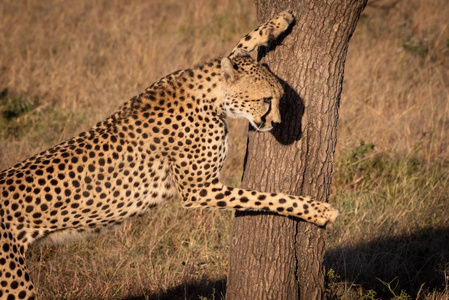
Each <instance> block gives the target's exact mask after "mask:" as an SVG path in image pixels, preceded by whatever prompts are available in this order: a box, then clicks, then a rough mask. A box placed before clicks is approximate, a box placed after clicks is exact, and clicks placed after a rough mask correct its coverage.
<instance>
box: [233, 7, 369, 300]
mask: <svg viewBox="0 0 449 300" xmlns="http://www.w3.org/2000/svg"><path fill="white" fill-rule="evenodd" d="M365 5H366V0H349V1H343V2H342V1H336V0H328V1H321V0H310V1H288V0H272V1H267V0H256V7H257V15H258V19H259V21H260V22H262V21H265V20H268V19H269V18H271V17H272V16H274V15H275V14H276V13H279V12H280V11H282V10H285V9H290V10H291V11H292V12H293V14H294V15H295V18H296V25H295V26H294V27H293V28H292V32H291V33H290V34H289V35H288V36H286V38H285V39H284V41H283V42H282V45H281V46H278V47H277V48H276V49H275V51H271V52H269V53H268V54H267V55H266V56H265V57H264V62H266V63H267V64H268V66H269V67H270V69H271V70H272V71H273V73H274V74H276V75H277V76H279V78H280V79H281V81H283V83H284V88H285V96H284V97H283V99H282V100H281V104H280V109H281V115H282V123H281V125H280V126H279V127H276V128H275V129H274V130H273V131H272V132H271V133H259V132H258V133H256V132H254V131H250V132H249V137H248V149H247V159H246V163H245V172H244V178H243V182H242V187H244V188H248V189H253V190H259V191H265V192H284V193H288V194H294V195H310V196H312V197H315V198H316V199H317V200H321V201H327V200H328V197H329V194H330V186H331V177H332V168H333V157H334V150H335V145H336V142H337V121H338V108H339V102H340V95H341V90H342V82H343V71H344V64H345V59H346V53H347V49H348V44H349V40H350V37H351V35H352V33H353V32H354V29H355V27H356V24H357V21H358V19H359V17H360V14H361V12H362V10H363V8H364V7H365ZM263 54H264V53H263V52H262V51H259V57H262V56H263ZM337 222H338V220H337ZM323 257H324V229H322V228H319V227H317V226H315V225H311V224H309V223H306V222H303V221H298V220H297V219H294V218H287V217H282V216H279V215H275V214H268V213H259V212H257V213H254V212H238V213H236V218H235V220H234V226H233V237H232V240H231V253H230V262H229V272H228V281H227V291H226V298H227V299H229V300H233V299H238V300H241V299H289V300H290V299H306V300H309V299H322V298H324V278H325V270H324V266H323Z"/></svg>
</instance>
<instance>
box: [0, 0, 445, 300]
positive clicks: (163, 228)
mask: <svg viewBox="0 0 449 300" xmlns="http://www.w3.org/2000/svg"><path fill="white" fill-rule="evenodd" d="M371 3H372V5H371V6H369V7H368V8H367V10H366V11H365V12H364V15H363V17H362V19H361V20H360V23H359V26H358V28H357V30H356V32H355V34H354V37H353V39H352V41H351V46H350V49H349V53H348V59H347V64H346V73H345V81H344V92H343V95H342V100H341V111H340V125H339V143H338V149H337V164H336V170H335V176H334V190H335V191H334V193H333V196H332V199H331V201H332V202H333V203H334V204H336V205H337V206H338V207H340V209H341V210H342V212H343V216H342V217H341V219H340V220H339V221H338V222H337V223H336V225H334V226H332V227H329V230H328V232H329V242H328V254H327V256H326V264H327V266H328V268H332V269H334V270H335V271H336V274H337V275H339V276H340V278H339V279H337V278H334V279H332V280H330V292H329V293H330V295H335V296H336V298H338V299H340V298H341V299H360V298H361V297H364V296H365V299H374V298H375V297H377V298H379V297H381V298H392V297H393V296H392V292H391V291H389V290H388V288H387V286H385V285H384V284H382V283H381V282H380V281H379V280H377V279H376V278H379V279H381V280H383V281H384V282H390V281H392V280H393V279H395V278H396V277H397V279H396V280H395V281H393V282H392V284H391V286H392V287H394V284H395V283H397V282H399V287H398V288H397V289H396V290H394V291H395V293H397V294H398V295H399V294H400V288H402V289H405V290H406V291H407V293H409V294H411V295H412V296H413V297H414V298H419V299H448V298H449V291H448V283H447V280H448V277H447V276H448V274H449V268H448V264H449V253H448V251H447V249H446V248H447V245H448V244H449V221H448V220H447V212H448V211H449V204H448V203H449V199H448V194H449V177H448V174H449V163H448V161H449V150H448V149H449V137H448V135H447V132H448V131H449V101H448V100H449V99H448V98H449V97H448V96H449V73H448V70H449V63H448V60H447V57H448V54H449V44H448V43H449V41H448V38H449V31H448V27H447V16H448V15H449V5H447V4H444V3H443V1H438V0H427V1H426V0H411V1H404V0H401V1H397V2H396V1H395V2H392V1H388V2H387V1H382V0H381V1H372V2H371ZM390 3H396V4H395V5H393V6H391V5H390ZM255 24H256V20H255V11H254V7H253V4H252V2H248V1H243V0H242V1H238V0H218V1H206V0H195V1H185V2H179V1H175V0H165V1H160V0H157V1H143V0H142V1H132V2H123V1H105V0H104V1H94V2H92V1H69V2H67V1H56V0H54V1H25V0H18V1H8V0H6V1H2V2H1V3H0V28H1V30H0V40H1V41H2V43H0V90H3V88H8V90H9V95H8V96H4V97H0V111H1V112H2V114H1V116H0V168H1V169H3V168H6V167H8V166H11V165H13V164H14V163H16V162H18V161H20V160H22V159H24V158H26V157H28V156H30V155H31V154H34V153H35V152H37V151H40V150H43V149H45V148H47V147H48V146H50V145H53V144H55V143H57V142H59V141H62V140H64V139H66V138H69V137H71V136H73V135H74V134H76V133H77V132H79V131H82V130H85V129H87V128H89V127H90V126H92V125H93V124H95V123H96V122H97V121H99V120H101V119H102V118H104V117H106V116H107V115H109V114H110V113H112V112H113V111H115V110H116V109H117V107H118V106H119V105H120V104H121V103H122V102H124V101H125V100H127V99H129V98H131V97H132V96H134V95H135V94H137V93H139V92H140V91H142V90H143V89H144V88H145V87H146V86H148V85H149V84H151V83H152V82H153V81H155V80H157V79H158V78H159V77H161V76H163V75H165V74H167V73H169V72H172V71H174V70H176V69H179V68H185V67H190V66H192V65H193V64H196V63H199V62H202V61H205V60H207V59H211V58H214V57H216V56H218V55H224V54H226V52H227V51H229V50H230V49H232V47H233V46H234V43H235V42H236V41H237V40H238V39H239V38H240V37H241V36H242V35H243V34H245V33H246V32H247V31H249V30H251V29H252V28H253V26H254V25H255ZM5 111H8V112H11V113H12V114H10V115H9V116H10V117H8V118H6V117H5V116H6V115H5V113H4V112H5ZM246 126H247V125H246V124H245V123H244V122H239V121H234V122H232V127H233V128H234V137H233V139H232V142H233V144H234V145H233V147H232V151H231V153H230V155H229V158H228V161H227V165H226V166H225V169H224V170H223V173H222V175H223V177H224V178H225V180H226V181H227V182H228V183H229V184H233V185H236V184H238V182H239V179H240V176H241V170H242V168H241V163H242V159H243V152H244V149H245V146H246V145H245V129H246ZM231 130H232V128H231ZM361 139H363V140H366V141H370V142H372V143H373V144H374V149H372V148H371V147H370V146H367V145H368V143H367V144H365V145H362V146H361V145H360V140H361ZM230 220H231V215H230V214H229V213H222V212H204V211H186V210H183V209H181V208H180V207H179V205H177V203H167V204H165V205H163V206H161V207H158V208H156V209H155V210H153V211H152V214H151V215H150V216H149V217H146V218H139V219H137V220H134V221H132V222H130V223H129V224H127V225H125V226H124V228H123V230H121V231H118V232H116V233H114V234H111V235H108V236H103V237H100V238H98V239H93V240H90V241H83V242H79V243H74V244H70V245H66V246H62V247H50V246H35V247H32V249H31V251H30V253H29V254H28V258H29V262H30V263H29V266H30V269H31V271H32V276H33V278H34V281H35V282H36V283H37V287H38V289H39V292H40V293H41V295H44V297H45V299H140V298H142V299H144V298H150V299H198V298H199V297H200V296H202V297H208V298H215V299H220V298H221V297H222V293H223V292H224V289H223V287H224V284H225V283H224V281H223V279H224V278H225V276H226V269H227V252H228V245H229V239H230V226H231V225H230V224H231V222H230ZM370 289H372V290H375V291H376V292H377V295H376V296H375V297H374V298H369V297H368V296H369V295H370V294H369V292H368V291H369V290H370ZM139 297H140V298H139ZM402 299H405V298H404V297H403V298H402Z"/></svg>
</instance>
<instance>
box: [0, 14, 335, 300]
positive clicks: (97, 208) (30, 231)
mask: <svg viewBox="0 0 449 300" xmlns="http://www.w3.org/2000/svg"><path fill="white" fill-rule="evenodd" d="M293 20H294V17H293V15H292V14H291V13H290V12H288V11H284V12H282V13H280V14H279V15H278V16H276V17H275V18H273V19H271V20H269V21H268V22H266V23H265V24H262V25H261V26H259V27H258V28H256V29H255V30H254V31H252V32H251V33H249V34H247V35H246V36H245V37H244V38H242V39H241V40H240V42H239V43H238V44H237V46H236V47H235V48H234V49H233V51H232V52H231V54H230V55H229V56H226V57H223V58H220V59H215V60H212V61H210V62H207V63H205V64H202V65H199V66H196V67H194V68H192V69H186V70H179V71H176V72H174V73H171V74H169V75H168V76H166V77H164V78H162V79H161V80H159V81H157V82H156V83H154V84H152V85H151V86H149V87H148V88H147V89H146V90H145V91H144V92H143V93H141V94H140V95H139V96H136V97H134V98H132V99H131V100H130V101H128V102H126V103H125V104H124V105H123V106H122V107H121V108H120V109H119V110H118V111H117V112H116V113H114V114H112V115H111V116H110V117H109V118H107V119H106V120H104V121H103V122H100V123H98V124H97V125H96V126H94V127H93V128H92V129H90V130H88V131H86V132H83V133H81V134H79V135H78V136H76V137H74V138H72V139H70V140H68V141H66V142H63V143H61V144H59V145H56V146H54V147H52V148H50V149H48V150H46V151H43V152H41V153H39V154H37V155H35V156H33V157H31V158H29V159H27V160H25V161H23V162H21V163H18V164H17V165H15V166H13V167H11V168H9V169H7V170H4V171H2V172H1V173H0V225H1V237H0V247H1V249H2V251H1V253H0V298H2V299H34V298H35V297H36V295H35V290H34V288H33V284H32V282H31V279H30V276H29V272H28V269H27V266H26V263H25V252H26V251H27V248H28V247H29V245H30V244H31V243H33V242H36V241H43V242H50V243H56V244H58V243H62V242H64V241H66V240H71V239H73V238H78V237H83V236H86V235H89V234H95V233H100V232H102V231H103V230H104V229H105V228H107V227H110V226H114V225H119V224H120V223H122V222H123V221H124V220H125V219H127V218H129V217H133V216H136V215H142V214H145V213H147V212H148V211H149V209H150V208H151V207H153V206H154V205H157V204H158V203H161V202H163V201H166V200H169V199H171V198H174V197H176V196H177V195H178V196H179V198H180V199H181V202H182V206H183V207H186V208H216V209H231V210H258V211H272V212H277V213H279V214H282V215H286V216H294V217H298V218H301V219H303V220H306V221H308V222H311V223H314V224H316V225H319V226H322V225H325V224H326V223H328V222H334V221H335V219H336V218H337V216H338V214H339V213H338V211H337V210H336V209H335V208H333V207H332V206H331V205H329V204H327V203H323V202H318V201H314V200H312V199H311V198H309V197H303V196H290V195H285V194H282V193H262V192H257V191H251V190H245V189H240V188H234V187H229V186H225V185H224V184H222V183H221V182H220V180H219V172H220V169H221V167H222V165H223V162H224V160H225V158H226V153H227V149H228V144H227V137H228V127H227V124H226V118H227V117H230V118H246V119H248V120H249V122H250V124H251V125H252V126H253V127H254V128H255V129H256V130H258V131H269V130H270V129H272V128H273V126H274V125H275V124H276V123H279V122H281V116H280V113H279V108H278V106H279V101H280V99H281V97H282V95H283V88H282V86H281V84H280V82H279V80H278V79H277V78H276V76H274V75H273V74H272V73H271V72H270V71H269V70H268V69H267V68H266V67H265V66H263V65H261V64H259V63H258V62H256V61H255V60H254V59H253V58H251V56H249V54H248V53H249V52H251V51H253V50H254V49H255V48H257V47H259V46H262V45H267V44H268V43H269V42H271V41H274V40H275V39H276V38H277V37H278V36H279V35H280V34H281V33H283V32H284V31H285V30H286V29H287V28H288V27H289V26H290V25H291V23H292V22H293Z"/></svg>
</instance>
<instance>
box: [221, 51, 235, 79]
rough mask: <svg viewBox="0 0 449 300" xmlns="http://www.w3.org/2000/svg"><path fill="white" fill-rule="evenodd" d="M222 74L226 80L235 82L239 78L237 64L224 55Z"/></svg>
mask: <svg viewBox="0 0 449 300" xmlns="http://www.w3.org/2000/svg"><path fill="white" fill-rule="evenodd" d="M221 76H223V78H224V80H225V81H226V82H230V83H234V82H236V81H237V80H238V79H239V76H238V72H237V65H236V64H235V63H234V62H232V60H230V59H229V57H223V59H222V60H221Z"/></svg>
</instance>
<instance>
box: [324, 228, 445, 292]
mask: <svg viewBox="0 0 449 300" xmlns="http://www.w3.org/2000/svg"><path fill="white" fill-rule="evenodd" d="M325 263H326V267H327V269H330V268H332V269H334V270H335V273H336V274H338V275H340V276H341V279H342V280H344V281H346V282H350V283H354V284H357V285H361V286H362V287H363V289H364V290H370V289H371V290H374V291H376V292H377V296H380V297H392V294H391V292H389V291H388V289H387V287H386V286H385V285H384V284H382V283H381V282H380V281H379V279H381V280H382V281H384V282H390V281H392V280H394V284H392V285H391V286H392V287H394V286H396V284H398V287H397V290H396V291H397V292H398V293H400V290H401V289H404V290H406V292H407V293H408V294H409V295H411V296H412V298H413V299H414V298H415V297H416V296H417V294H418V293H419V291H420V289H421V288H422V290H423V291H433V290H443V289H444V288H445V285H446V284H447V282H445V277H446V276H447V273H448V271H449V228H438V229H432V228H429V229H425V230H422V231H419V232H416V233H414V234H411V235H404V236H398V237H391V238H382V237H380V238H378V239H377V240H374V241H372V242H370V243H367V244H361V245H357V246H354V247H349V248H340V249H335V250H331V251H328V252H327V253H326V255H325ZM446 280H447V279H446Z"/></svg>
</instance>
